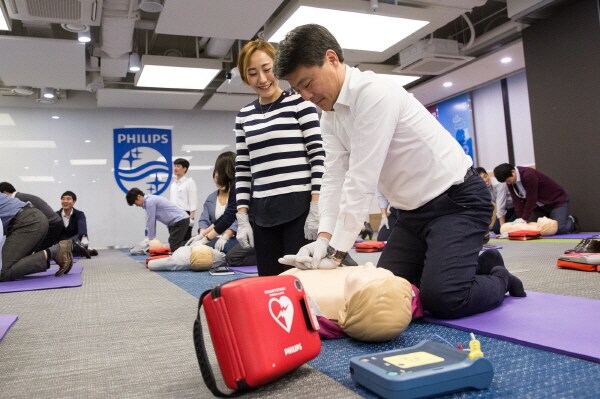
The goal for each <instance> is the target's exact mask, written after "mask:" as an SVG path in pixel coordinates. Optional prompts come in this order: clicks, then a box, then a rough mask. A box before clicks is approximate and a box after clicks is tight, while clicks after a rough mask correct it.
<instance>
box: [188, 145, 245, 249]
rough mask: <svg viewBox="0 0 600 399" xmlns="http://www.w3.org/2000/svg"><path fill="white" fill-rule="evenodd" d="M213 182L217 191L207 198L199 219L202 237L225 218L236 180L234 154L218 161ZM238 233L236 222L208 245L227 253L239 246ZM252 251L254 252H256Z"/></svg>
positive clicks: (226, 155)
mask: <svg viewBox="0 0 600 399" xmlns="http://www.w3.org/2000/svg"><path fill="white" fill-rule="evenodd" d="M213 180H214V182H215V185H216V186H217V191H215V192H213V193H211V194H210V195H209V196H208V197H207V198H206V201H204V206H203V208H202V214H201V215H200V218H199V219H198V233H199V234H200V235H201V236H202V237H204V236H206V234H208V232H209V231H211V230H212V229H214V227H215V223H217V220H219V218H220V217H221V216H223V214H224V213H225V210H226V209H227V204H228V203H229V197H230V196H231V186H232V183H233V182H234V180H235V154H234V153H233V152H226V153H224V155H222V156H221V158H220V159H218V162H217V163H216V164H215V169H214V170H213ZM234 196H235V195H234ZM236 231H237V221H235V220H234V222H233V223H232V224H231V226H229V227H228V228H227V230H225V231H224V232H223V233H221V234H220V235H219V236H217V237H215V238H213V239H212V240H210V241H208V242H207V244H206V245H208V246H209V247H211V248H215V249H217V250H219V251H221V252H224V253H227V252H229V250H230V249H231V248H233V247H234V246H235V245H236V244H237V240H236V239H235V233H236ZM252 251H253V252H254V250H252Z"/></svg>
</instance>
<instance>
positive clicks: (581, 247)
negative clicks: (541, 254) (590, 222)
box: [565, 238, 592, 254]
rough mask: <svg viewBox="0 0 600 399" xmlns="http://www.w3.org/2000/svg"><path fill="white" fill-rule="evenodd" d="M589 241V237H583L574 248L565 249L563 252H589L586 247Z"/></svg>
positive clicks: (590, 240)
mask: <svg viewBox="0 0 600 399" xmlns="http://www.w3.org/2000/svg"><path fill="white" fill-rule="evenodd" d="M591 242H592V239H591V238H584V239H583V240H581V241H579V244H577V245H575V248H573V249H567V250H566V251H565V254H576V253H583V252H589V251H588V247H589V245H590V243H591Z"/></svg>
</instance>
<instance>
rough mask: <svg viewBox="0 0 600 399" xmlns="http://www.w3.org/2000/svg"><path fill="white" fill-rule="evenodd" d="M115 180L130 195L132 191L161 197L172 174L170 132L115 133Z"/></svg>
mask: <svg viewBox="0 0 600 399" xmlns="http://www.w3.org/2000/svg"><path fill="white" fill-rule="evenodd" d="M114 147H115V180H116V181H117V184H118V185H119V187H120V188H121V190H123V192H124V193H127V191H129V190H130V189H132V188H133V187H138V188H139V189H141V190H142V191H145V192H149V193H150V194H156V195H160V194H162V193H163V192H164V191H165V190H166V189H167V187H169V183H170V182H171V175H172V174H173V163H172V162H171V161H172V148H171V130H169V129H152V128H127V129H115V130H114Z"/></svg>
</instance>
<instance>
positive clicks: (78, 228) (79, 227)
mask: <svg viewBox="0 0 600 399" xmlns="http://www.w3.org/2000/svg"><path fill="white" fill-rule="evenodd" d="M61 212H62V209H59V210H58V211H56V213H57V214H58V216H59V217H60V220H61V222H62V213H61ZM87 235H88V234H87V222H86V220H85V213H83V212H81V211H80V210H77V209H75V208H73V213H71V218H70V219H69V225H68V226H67V227H65V228H64V230H63V231H62V233H61V235H60V239H61V240H67V239H69V238H73V237H75V236H77V238H79V239H80V240H81V237H83V236H87Z"/></svg>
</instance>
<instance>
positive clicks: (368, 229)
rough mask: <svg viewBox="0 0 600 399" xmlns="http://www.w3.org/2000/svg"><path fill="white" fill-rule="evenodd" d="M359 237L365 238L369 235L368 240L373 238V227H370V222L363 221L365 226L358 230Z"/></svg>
mask: <svg viewBox="0 0 600 399" xmlns="http://www.w3.org/2000/svg"><path fill="white" fill-rule="evenodd" d="M360 237H361V238H362V239H363V240H366V239H367V237H369V240H371V239H372V238H373V227H371V223H369V222H365V227H363V228H362V230H361V231H360Z"/></svg>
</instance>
